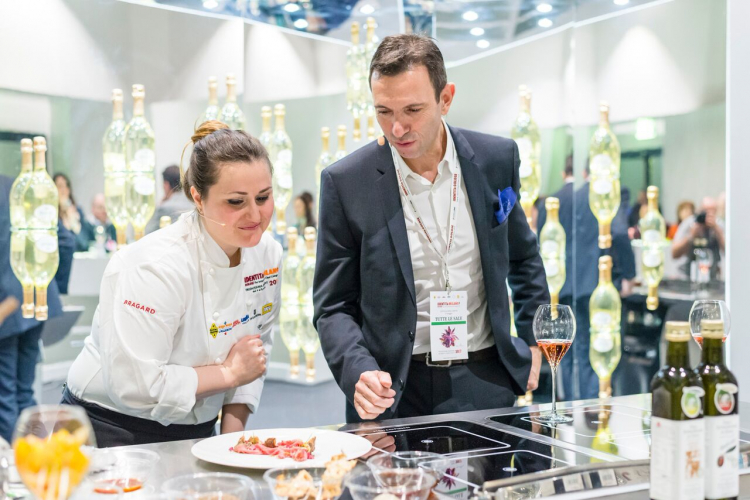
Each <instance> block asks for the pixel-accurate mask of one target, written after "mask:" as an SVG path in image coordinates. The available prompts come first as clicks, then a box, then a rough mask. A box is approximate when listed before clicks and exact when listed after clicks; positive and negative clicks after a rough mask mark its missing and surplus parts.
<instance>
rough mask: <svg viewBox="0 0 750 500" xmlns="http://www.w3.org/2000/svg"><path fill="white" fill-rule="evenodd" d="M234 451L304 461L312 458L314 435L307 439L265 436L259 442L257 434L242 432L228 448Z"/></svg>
mask: <svg viewBox="0 0 750 500" xmlns="http://www.w3.org/2000/svg"><path fill="white" fill-rule="evenodd" d="M229 451H232V452H234V453H243V454H245V455H264V456H270V457H276V458H280V459H284V458H291V459H292V460H294V461H295V462H304V461H305V460H310V459H312V458H314V456H313V452H314V451H315V436H313V437H311V438H310V439H308V440H307V441H302V440H301V439H287V440H283V441H282V440H278V439H277V438H275V437H270V438H267V439H266V440H265V441H263V442H262V443H261V441H260V438H259V437H258V436H255V435H253V436H250V437H249V438H247V439H246V438H245V435H244V434H243V435H242V436H240V439H239V440H238V441H237V444H235V445H234V446H232V447H231V448H229Z"/></svg>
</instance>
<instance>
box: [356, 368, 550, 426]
mask: <svg viewBox="0 0 750 500" xmlns="http://www.w3.org/2000/svg"><path fill="white" fill-rule="evenodd" d="M537 376H539V372H538V370H537ZM395 396H396V391H394V390H393V389H391V376H390V374H388V373H386V372H381V371H369V372H364V373H363V374H362V375H360V376H359V382H357V384H356V385H355V386H354V408H355V409H356V410H357V414H358V415H359V417H360V418H362V419H364V420H372V419H374V418H377V417H378V416H380V415H382V414H383V412H385V410H387V409H388V408H390V407H391V406H393V403H394V399H393V398H394V397H395Z"/></svg>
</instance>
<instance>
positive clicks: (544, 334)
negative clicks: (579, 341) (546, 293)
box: [534, 304, 576, 425]
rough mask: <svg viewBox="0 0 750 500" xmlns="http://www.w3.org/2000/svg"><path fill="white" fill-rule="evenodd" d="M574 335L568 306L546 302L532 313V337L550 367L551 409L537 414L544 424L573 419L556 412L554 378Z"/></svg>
mask: <svg viewBox="0 0 750 500" xmlns="http://www.w3.org/2000/svg"><path fill="white" fill-rule="evenodd" d="M575 336H576V318H575V316H574V315H573V311H571V309H570V307H569V306H564V305H550V304H546V305H543V306H539V308H538V309H537V310H536V314H535V315H534V338H535V339H536V343H537V345H538V346H539V348H540V349H541V350H542V352H543V353H544V356H545V357H546V358H547V361H548V362H549V366H550V368H552V411H551V412H550V413H544V414H542V415H540V416H539V421H541V422H543V423H545V424H553V425H554V424H560V423H567V422H572V421H573V419H572V418H571V417H569V416H566V415H560V414H558V413H557V402H556V394H555V378H556V377H557V367H558V366H559V364H560V361H561V360H562V358H563V356H565V353H566V352H568V349H570V346H571V345H572V344H573V339H574V338H575Z"/></svg>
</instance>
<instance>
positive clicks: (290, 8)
mask: <svg viewBox="0 0 750 500" xmlns="http://www.w3.org/2000/svg"><path fill="white" fill-rule="evenodd" d="M299 9H300V6H299V5H297V4H296V3H288V4H286V5H285V6H284V10H285V11H287V12H289V13H290V14H294V13H295V12H297V11H298V10H299Z"/></svg>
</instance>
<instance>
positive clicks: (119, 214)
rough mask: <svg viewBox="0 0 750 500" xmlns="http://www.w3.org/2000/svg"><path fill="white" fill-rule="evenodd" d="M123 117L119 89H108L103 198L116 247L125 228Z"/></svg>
mask: <svg viewBox="0 0 750 500" xmlns="http://www.w3.org/2000/svg"><path fill="white" fill-rule="evenodd" d="M125 127H126V124H125V119H124V117H123V112H122V90H120V89H114V90H112V123H110V124H109V127H107V130H106V131H105V132H104V137H102V150H103V151H104V200H105V203H106V204H107V215H108V216H109V219H110V220H111V221H112V224H113V225H114V226H115V231H116V232H117V245H118V247H120V246H123V245H125V243H126V231H127V229H128V220H129V219H128V206H127V201H126V195H125V193H126V192H127V163H126V161H125V144H124V141H125Z"/></svg>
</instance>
